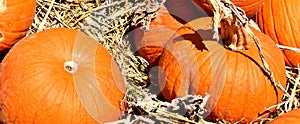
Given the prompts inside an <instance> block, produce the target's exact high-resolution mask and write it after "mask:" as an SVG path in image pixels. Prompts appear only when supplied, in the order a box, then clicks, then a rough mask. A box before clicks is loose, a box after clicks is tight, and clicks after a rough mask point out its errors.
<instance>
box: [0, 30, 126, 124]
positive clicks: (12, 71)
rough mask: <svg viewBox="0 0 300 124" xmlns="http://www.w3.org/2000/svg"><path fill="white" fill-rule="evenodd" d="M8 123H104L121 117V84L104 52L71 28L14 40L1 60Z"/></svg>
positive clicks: (5, 111)
mask: <svg viewBox="0 0 300 124" xmlns="http://www.w3.org/2000/svg"><path fill="white" fill-rule="evenodd" d="M2 66H3V70H2V82H1V85H0V87H1V100H2V101H1V104H2V106H1V107H2V110H3V114H4V115H6V116H7V122H8V123H53V124H55V123H88V124H90V123H104V122H110V121H115V120H117V119H118V118H120V117H121V116H122V112H121V110H120V101H121V100H122V98H123V96H124V88H125V87H124V80H123V78H122V75H121V72H120V70H119V68H118V66H117V64H116V63H115V62H114V60H113V58H112V57H111V56H110V54H109V53H108V51H107V50H106V49H105V48H104V47H103V46H101V45H99V44H98V43H97V41H95V40H94V39H92V38H90V37H88V36H87V35H85V34H84V33H81V32H79V31H77V30H74V29H66V28H54V29H49V30H45V31H42V32H39V33H36V34H33V35H30V36H28V37H26V38H23V39H22V40H20V41H19V42H18V43H17V44H16V45H15V46H14V47H13V48H12V49H11V50H10V51H9V53H8V54H7V56H6V57H5V58H4V59H3V63H2Z"/></svg>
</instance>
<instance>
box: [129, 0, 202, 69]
mask: <svg viewBox="0 0 300 124" xmlns="http://www.w3.org/2000/svg"><path fill="white" fill-rule="evenodd" d="M183 2H184V1H182V0H181V2H178V3H176V4H174V3H173V4H171V3H168V2H167V1H166V6H167V7H166V6H162V8H161V9H160V10H159V11H158V14H157V17H155V18H154V19H153V20H152V21H151V23H150V26H149V27H150V30H149V31H143V30H142V29H139V28H137V29H135V30H134V41H135V46H136V49H137V51H138V54H139V55H140V56H142V57H143V58H145V59H146V60H147V61H148V62H149V64H150V66H157V65H158V60H159V57H160V55H161V53H162V51H163V47H164V45H165V44H166V42H167V41H168V40H169V39H170V38H171V36H172V35H173V34H174V33H175V31H176V30H177V29H178V28H179V27H180V26H182V25H183V24H184V23H186V21H190V20H191V19H194V18H196V17H198V16H200V15H199V13H198V12H197V10H195V9H193V8H191V7H190V6H191V5H189V4H188V3H183ZM169 4H171V5H180V6H183V7H186V9H185V10H182V9H180V8H179V9H178V8H177V9H178V10H177V9H175V8H174V7H173V6H171V5H169ZM170 11H171V12H170ZM184 12H185V13H189V14H188V15H187V16H186V15H185V13H184ZM183 13H184V14H183ZM183 20H184V21H183Z"/></svg>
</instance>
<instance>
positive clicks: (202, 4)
mask: <svg viewBox="0 0 300 124" xmlns="http://www.w3.org/2000/svg"><path fill="white" fill-rule="evenodd" d="M192 1H193V2H194V5H195V6H197V8H199V10H201V11H205V12H207V13H208V14H209V15H213V12H212V8H211V7H210V4H209V0H192ZM230 1H231V2H232V3H233V4H234V5H236V6H238V7H241V8H242V9H243V10H244V11H245V12H246V15H247V17H248V18H251V17H253V16H254V15H255V14H256V13H257V12H258V11H259V10H260V9H261V7H262V6H263V4H264V1H265V0H230Z"/></svg>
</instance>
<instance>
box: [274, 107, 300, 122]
mask: <svg viewBox="0 0 300 124" xmlns="http://www.w3.org/2000/svg"><path fill="white" fill-rule="evenodd" d="M299 123H300V109H294V110H292V111H289V112H287V113H284V114H282V115H280V116H279V117H277V118H276V119H275V120H273V121H271V123H270V124H299Z"/></svg>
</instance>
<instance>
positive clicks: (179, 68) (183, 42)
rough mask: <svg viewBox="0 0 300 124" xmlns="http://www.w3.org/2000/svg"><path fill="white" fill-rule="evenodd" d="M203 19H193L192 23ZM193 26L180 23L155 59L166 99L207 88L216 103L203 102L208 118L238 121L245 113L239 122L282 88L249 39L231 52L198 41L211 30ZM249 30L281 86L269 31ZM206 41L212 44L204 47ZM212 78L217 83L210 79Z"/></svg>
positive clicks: (276, 97)
mask: <svg viewBox="0 0 300 124" xmlns="http://www.w3.org/2000/svg"><path fill="white" fill-rule="evenodd" d="M200 20H201V19H200ZM204 23H205V22H203V21H198V20H197V21H195V23H194V24H196V25H197V24H199V25H201V24H204ZM208 26H211V23H209V24H208ZM194 27H195V26H190V25H185V26H183V27H182V28H181V29H179V30H178V35H176V36H174V37H173V39H172V40H170V42H169V43H168V44H167V45H166V48H165V51H164V52H163V54H162V56H161V59H160V61H159V66H160V67H161V70H160V71H159V74H158V75H159V86H160V89H161V93H162V95H163V97H164V98H165V99H166V100H167V101H171V100H172V99H174V98H177V97H183V96H185V95H187V94H193V95H195V94H201V95H202V96H205V93H207V92H209V93H210V94H211V95H212V97H211V99H212V100H217V102H216V106H215V107H214V105H213V104H214V102H212V101H209V102H208V103H207V105H208V107H210V108H209V109H212V110H211V111H212V112H211V113H210V115H209V116H208V118H207V119H209V120H216V119H225V120H227V121H229V122H237V121H239V120H241V119H242V118H244V119H243V120H242V121H241V122H242V123H249V122H250V121H251V120H253V119H255V118H256V117H257V115H258V114H259V113H262V112H263V111H264V110H265V108H267V107H269V106H271V105H273V104H276V103H277V102H278V101H279V100H280V99H281V97H282V95H283V92H282V91H280V90H279V89H278V88H276V90H274V87H273V85H272V84H271V82H270V81H269V79H268V77H267V76H266V75H265V74H264V72H263V71H262V70H261V69H264V67H263V64H262V62H261V59H260V57H259V54H258V50H257V48H256V46H255V44H254V41H252V42H251V43H249V44H250V50H244V51H240V52H234V51H231V50H228V49H225V48H224V47H223V46H222V45H220V44H218V43H216V42H215V41H202V40H201V39H209V38H211V37H212V34H211V30H202V29H195V28H194ZM193 29H194V30H193ZM195 31H198V33H199V32H200V33H199V34H200V35H201V36H199V34H198V33H196V32H195ZM253 31H254V33H255V34H256V36H258V38H259V39H260V41H261V45H262V50H263V51H264V55H265V59H266V61H267V62H268V64H269V66H270V68H271V70H272V71H273V72H274V74H275V79H276V81H280V82H281V84H282V85H283V86H285V83H286V79H285V66H284V60H283V56H282V54H281V52H280V50H279V49H278V48H277V47H276V45H275V44H274V43H273V41H272V40H271V39H270V38H269V37H268V36H266V35H264V34H263V33H261V32H258V31H255V30H253ZM209 32H210V34H209ZM209 35H210V36H209ZM208 44H213V45H210V48H209V49H208V47H207V45H208ZM274 56H276V57H274ZM223 57H224V59H223V60H222V58H223ZM212 59H214V61H212ZM222 65H223V66H222ZM213 69H216V71H213ZM217 70H218V71H217ZM213 81H216V84H212V82H213ZM222 85H223V86H222ZM276 91H277V92H278V94H277V95H276ZM219 92H220V97H219V98H218V93H219Z"/></svg>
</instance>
